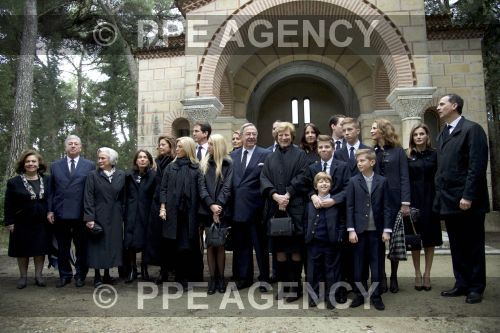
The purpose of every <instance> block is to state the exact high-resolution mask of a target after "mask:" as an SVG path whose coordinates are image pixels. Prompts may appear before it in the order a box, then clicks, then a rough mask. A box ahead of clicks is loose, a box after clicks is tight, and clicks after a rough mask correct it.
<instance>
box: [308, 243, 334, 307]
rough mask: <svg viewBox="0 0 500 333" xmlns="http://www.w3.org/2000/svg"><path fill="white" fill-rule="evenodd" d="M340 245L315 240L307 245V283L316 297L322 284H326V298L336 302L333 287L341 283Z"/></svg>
mask: <svg viewBox="0 0 500 333" xmlns="http://www.w3.org/2000/svg"><path fill="white" fill-rule="evenodd" d="M340 252H341V245H340V244H332V243H330V242H324V241H320V240H317V239H313V240H312V241H311V242H310V243H309V244H307V282H308V283H309V285H310V286H311V288H312V289H313V290H314V292H315V293H316V295H317V296H318V293H319V284H320V282H324V283H325V288H326V289H325V296H326V297H327V299H330V300H332V301H333V300H334V292H335V290H332V289H331V288H332V286H333V285H334V284H335V283H337V282H339V281H340V265H341V261H340Z"/></svg>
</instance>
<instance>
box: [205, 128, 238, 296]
mask: <svg viewBox="0 0 500 333" xmlns="http://www.w3.org/2000/svg"><path fill="white" fill-rule="evenodd" d="M200 172H201V175H200V177H199V178H198V189H199V191H200V199H201V202H200V208H199V210H198V214H199V220H200V225H201V226H204V227H205V228H210V227H211V225H212V223H215V224H217V225H218V226H219V227H221V228H227V227H228V226H229V220H230V217H229V212H230V209H229V198H230V196H231V182H232V177H233V165H232V161H231V158H230V157H229V156H228V154H227V147H226V142H225V140H224V137H223V136H222V135H220V134H213V135H211V136H210V138H209V139H208V154H207V155H206V156H205V157H204V158H203V159H202V160H201V163H200ZM207 261H208V269H209V273H210V282H209V284H208V292H207V293H208V294H209V295H212V294H213V293H215V290H216V289H217V290H218V291H219V292H220V293H224V292H225V291H226V288H225V283H224V266H225V261H226V253H225V250H224V246H208V248H207Z"/></svg>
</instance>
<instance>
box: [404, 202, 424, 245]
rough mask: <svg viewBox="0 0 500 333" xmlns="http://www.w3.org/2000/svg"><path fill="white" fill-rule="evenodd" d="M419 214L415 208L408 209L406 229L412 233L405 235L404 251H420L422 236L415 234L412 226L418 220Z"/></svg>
mask: <svg viewBox="0 0 500 333" xmlns="http://www.w3.org/2000/svg"><path fill="white" fill-rule="evenodd" d="M419 213H420V212H419V210H418V209H417V208H410V216H408V220H410V223H409V226H410V228H408V229H410V231H412V232H413V233H411V234H405V245H406V251H420V250H421V249H422V236H421V235H420V234H418V233H417V230H415V224H414V223H415V222H416V221H417V219H418V216H419Z"/></svg>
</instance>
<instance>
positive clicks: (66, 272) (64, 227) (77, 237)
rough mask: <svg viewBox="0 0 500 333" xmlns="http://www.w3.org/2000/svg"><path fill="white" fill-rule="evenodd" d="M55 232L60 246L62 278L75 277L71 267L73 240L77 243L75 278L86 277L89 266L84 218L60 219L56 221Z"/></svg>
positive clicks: (59, 266)
mask: <svg viewBox="0 0 500 333" xmlns="http://www.w3.org/2000/svg"><path fill="white" fill-rule="evenodd" d="M54 232H55V236H56V240H57V247H58V259H57V261H58V268H59V277H60V278H61V279H69V278H72V277H73V269H72V268H71V262H70V260H71V252H70V251H71V242H72V241H73V243H74V244H75V257H76V261H75V275H74V276H75V279H82V280H83V279H85V277H86V276H87V273H88V271H89V268H88V266H87V242H88V233H89V231H88V230H87V227H86V226H85V222H84V221H83V220H58V219H56V220H55V222H54Z"/></svg>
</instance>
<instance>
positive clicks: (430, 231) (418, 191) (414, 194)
mask: <svg viewBox="0 0 500 333" xmlns="http://www.w3.org/2000/svg"><path fill="white" fill-rule="evenodd" d="M408 168H409V174H410V188H411V204H412V206H413V207H415V208H418V209H420V218H419V220H418V222H417V223H415V229H416V231H417V232H418V233H420V235H421V236H422V243H423V246H424V247H431V246H439V245H441V244H443V240H442V238H441V223H440V220H439V216H438V215H437V214H435V213H434V212H433V211H432V203H433V201H434V196H435V194H436V192H435V187H434V176H435V174H436V170H437V154H436V151H435V150H424V151H422V152H417V151H416V150H413V151H412V152H411V156H410V158H408Z"/></svg>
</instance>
